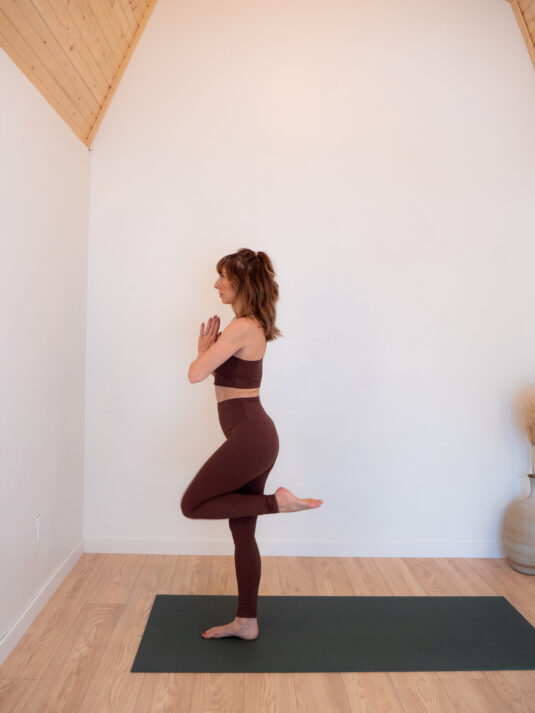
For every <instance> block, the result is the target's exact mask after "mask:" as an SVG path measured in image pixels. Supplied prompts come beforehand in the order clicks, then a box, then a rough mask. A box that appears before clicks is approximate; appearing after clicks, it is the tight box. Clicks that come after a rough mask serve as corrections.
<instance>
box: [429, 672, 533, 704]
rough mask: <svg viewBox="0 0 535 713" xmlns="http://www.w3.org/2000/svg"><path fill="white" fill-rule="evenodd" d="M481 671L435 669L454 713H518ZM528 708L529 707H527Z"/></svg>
mask: <svg viewBox="0 0 535 713" xmlns="http://www.w3.org/2000/svg"><path fill="white" fill-rule="evenodd" d="M485 673H486V672H482V671H437V672H436V674H435V675H436V676H437V677H438V678H439V680H440V683H441V684H442V687H443V689H444V690H445V691H446V693H447V695H448V698H449V699H450V700H451V702H452V703H453V705H454V708H455V711H456V713H505V712H506V711H507V712H508V711H511V713H513V711H514V713H519V711H517V709H516V708H512V707H511V701H510V700H508V699H507V696H506V695H503V693H502V692H501V691H497V689H496V688H495V687H494V686H490V685H489V679H488V678H487V676H485V675H484V674H485ZM528 710H529V709H528Z"/></svg>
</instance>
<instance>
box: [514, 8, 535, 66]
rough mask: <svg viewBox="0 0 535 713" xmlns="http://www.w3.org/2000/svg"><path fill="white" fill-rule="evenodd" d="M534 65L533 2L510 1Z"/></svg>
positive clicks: (534, 31)
mask: <svg viewBox="0 0 535 713" xmlns="http://www.w3.org/2000/svg"><path fill="white" fill-rule="evenodd" d="M510 2H511V5H512V7H513V11H514V13H515V16H516V19H517V20H518V24H519V26H520V30H521V31H522V34H523V35H524V39H525V41H526V45H527V47H528V52H529V53H530V55H531V59H532V60H533V64H534V65H535V0H510Z"/></svg>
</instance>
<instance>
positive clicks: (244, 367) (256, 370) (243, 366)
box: [214, 354, 264, 389]
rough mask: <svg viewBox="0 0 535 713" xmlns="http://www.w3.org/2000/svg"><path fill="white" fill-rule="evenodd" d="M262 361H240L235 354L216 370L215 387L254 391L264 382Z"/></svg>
mask: <svg viewBox="0 0 535 713" xmlns="http://www.w3.org/2000/svg"><path fill="white" fill-rule="evenodd" d="M263 358H264V357H262V359H240V357H237V356H234V354H233V355H232V356H231V357H229V358H228V359H227V361H224V362H223V363H222V364H220V365H219V366H218V367H217V369H214V386H234V387H236V388H238V389H254V388H255V387H258V386H260V382H261V381H262V360H263Z"/></svg>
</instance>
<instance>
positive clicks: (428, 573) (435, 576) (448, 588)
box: [402, 557, 461, 597]
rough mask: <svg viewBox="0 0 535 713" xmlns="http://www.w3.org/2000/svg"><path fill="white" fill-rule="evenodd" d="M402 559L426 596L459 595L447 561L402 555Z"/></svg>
mask: <svg viewBox="0 0 535 713" xmlns="http://www.w3.org/2000/svg"><path fill="white" fill-rule="evenodd" d="M402 561H403V564H404V565H405V566H406V567H407V569H408V570H409V571H410V573H411V575H412V577H413V578H414V580H416V581H417V582H418V586H419V587H421V588H422V590H423V591H424V594H425V595H426V596H429V597H441V596H442V597H443V596H459V595H460V593H461V592H460V590H459V588H458V586H457V585H456V577H452V576H451V575H452V573H451V571H449V572H448V568H447V563H446V564H445V563H441V560H440V559H433V558H431V557H423V558H421V557H404V558H403V560H402Z"/></svg>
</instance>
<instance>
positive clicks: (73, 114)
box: [0, 9, 90, 142]
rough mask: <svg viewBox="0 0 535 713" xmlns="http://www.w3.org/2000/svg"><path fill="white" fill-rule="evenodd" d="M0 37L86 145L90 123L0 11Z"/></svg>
mask: <svg viewBox="0 0 535 713" xmlns="http://www.w3.org/2000/svg"><path fill="white" fill-rule="evenodd" d="M0 35H1V38H2V46H3V48H4V50H5V51H6V53H7V54H8V55H9V56H10V57H11V59H12V60H13V61H14V62H15V64H16V65H17V66H18V67H19V69H20V70H21V71H22V72H23V73H24V74H25V75H26V77H27V78H28V80H29V81H30V82H31V83H32V84H33V85H34V86H35V87H36V88H37V89H38V90H39V91H40V92H41V94H42V96H43V97H44V98H45V99H46V100H47V102H48V103H49V104H50V105H51V106H52V107H53V108H54V110H55V111H57V113H58V114H59V115H60V116H61V117H62V118H63V119H64V120H65V122H66V123H67V124H68V126H70V128H71V129H72V130H73V131H74V133H75V134H76V136H78V137H79V138H81V139H82V141H84V142H85V137H86V136H87V134H88V131H89V129H90V127H89V124H88V123H87V121H86V120H85V119H84V117H83V116H81V115H80V114H79V113H78V111H77V109H76V107H75V106H73V105H72V104H71V101H70V99H69V97H68V96H66V94H65V92H64V91H63V89H62V88H61V87H60V86H59V85H58V83H57V82H56V81H55V79H54V77H52V76H51V75H50V72H49V71H48V70H47V69H46V67H44V66H43V64H42V63H41V60H40V59H39V57H37V55H36V54H35V53H34V52H33V50H32V48H31V47H30V46H29V45H28V43H27V42H26V41H25V40H24V39H23V38H22V37H21V36H20V35H19V33H18V32H17V30H16V29H15V28H14V27H13V25H12V24H11V23H10V21H9V19H8V18H7V17H6V15H4V13H3V11H2V10H1V9H0Z"/></svg>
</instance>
